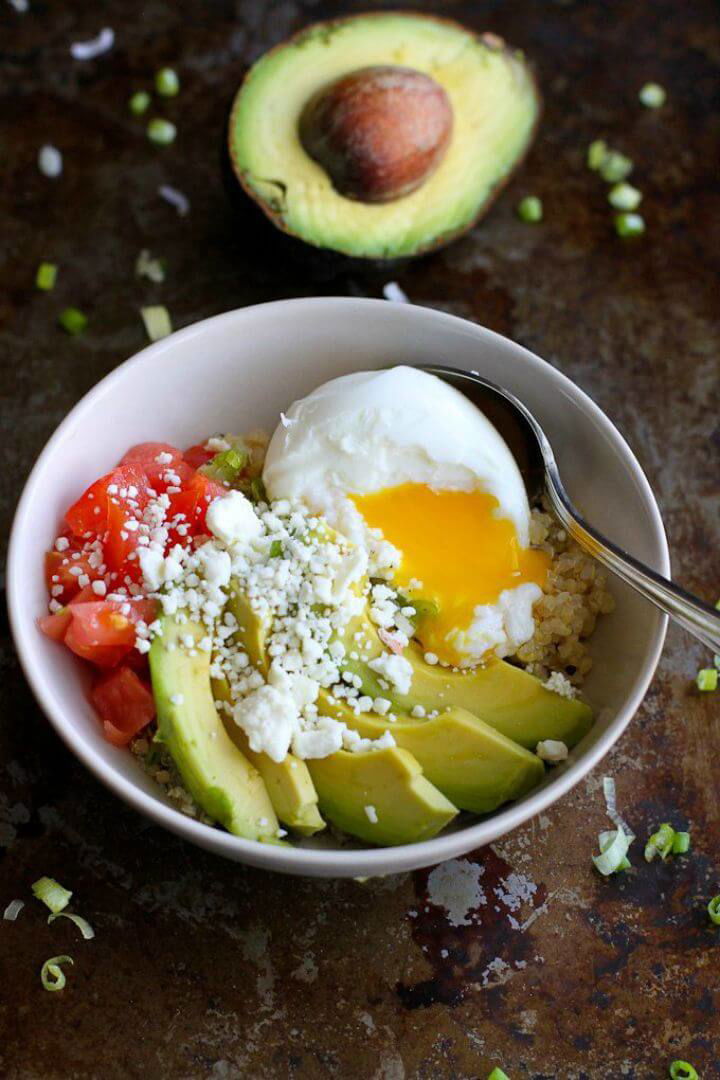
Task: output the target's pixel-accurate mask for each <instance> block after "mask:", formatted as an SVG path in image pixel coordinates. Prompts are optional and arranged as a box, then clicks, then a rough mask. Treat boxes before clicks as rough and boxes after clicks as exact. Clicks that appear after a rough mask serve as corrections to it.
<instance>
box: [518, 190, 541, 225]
mask: <svg viewBox="0 0 720 1080" xmlns="http://www.w3.org/2000/svg"><path fill="white" fill-rule="evenodd" d="M517 215H518V217H519V218H520V220H521V221H526V222H527V223H528V224H532V225H534V224H535V223H536V222H538V221H542V218H543V204H542V201H541V200H540V199H538V197H537V195H526V196H525V198H524V199H521V200H520V202H519V203H518V205H517Z"/></svg>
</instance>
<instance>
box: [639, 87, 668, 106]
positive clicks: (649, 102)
mask: <svg viewBox="0 0 720 1080" xmlns="http://www.w3.org/2000/svg"><path fill="white" fill-rule="evenodd" d="M638 97H639V98H640V103H641V105H644V106H645V108H646V109H660V108H662V106H663V105H664V104H665V101H666V99H667V94H666V93H665V90H664V88H663V87H662V86H660V84H659V83H656V82H649V83H645V85H644V86H643V87H642V88H641V90H640V93H639V94H638Z"/></svg>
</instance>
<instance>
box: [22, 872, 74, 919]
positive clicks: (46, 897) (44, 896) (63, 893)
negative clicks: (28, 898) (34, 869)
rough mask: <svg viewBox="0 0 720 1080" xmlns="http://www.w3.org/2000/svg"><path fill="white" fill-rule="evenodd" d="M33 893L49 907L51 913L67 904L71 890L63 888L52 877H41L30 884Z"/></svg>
mask: <svg viewBox="0 0 720 1080" xmlns="http://www.w3.org/2000/svg"><path fill="white" fill-rule="evenodd" d="M32 891H33V895H34V896H36V897H37V899H38V900H42V902H43V904H45V906H46V907H49V908H50V910H51V911H52V913H53V915H57V913H58V912H59V911H62V909H63V908H66V907H67V906H68V903H69V901H70V897H71V896H72V892H71V891H70V889H64V888H63V887H62V885H60V884H58V882H57V881H55V879H54V878H51V877H41V878H38V880H37V881H36V882H34V884H33V886H32Z"/></svg>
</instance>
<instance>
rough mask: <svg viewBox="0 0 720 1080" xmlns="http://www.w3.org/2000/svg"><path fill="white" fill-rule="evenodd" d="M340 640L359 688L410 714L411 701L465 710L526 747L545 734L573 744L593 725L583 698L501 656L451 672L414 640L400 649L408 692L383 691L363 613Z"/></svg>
mask: <svg viewBox="0 0 720 1080" xmlns="http://www.w3.org/2000/svg"><path fill="white" fill-rule="evenodd" d="M357 632H362V633H363V634H364V642H363V644H362V645H361V646H359V645H358V644H357V643H356V642H355V640H354V637H353V635H354V634H355V633H357ZM344 644H345V648H346V650H347V658H346V659H345V661H344V662H343V667H344V668H345V669H346V670H347V671H350V672H352V674H353V675H359V676H360V678H361V679H362V688H361V690H360V692H361V693H362V694H367V695H369V696H370V697H372V698H376V697H384V698H387V699H388V700H389V701H391V702H392V708H393V709H394V710H396V711H397V712H399V713H410V712H412V709H413V706H415V705H421V706H422V707H423V708H424V709H425V710H426V711H428V712H432V711H434V710H436V709H437V710H439V711H440V712H442V711H443V710H445V709H447V708H449V707H450V706H453V707H456V708H461V709H467V710H468V712H471V713H474V714H475V716H477V717H479V718H480V719H481V720H484V721H485V723H486V724H489V725H490V727H492V728H495V730H496V731H499V732H500V733H501V734H502V735H505V736H507V738H508V739H512V740H513V742H516V743H518V744H519V745H520V746H524V747H526V748H527V749H528V750H534V749H535V747H536V746H537V744H538V743H539V742H541V741H542V740H544V739H557V740H559V741H560V742H564V743H565V744H566V746H570V747H572V746H575V744H576V743H578V742H579V741H580V739H582V737H583V736H584V735H585V734H587V732H588V731H589V730H590V727H591V725H592V709H591V708H590V706H589V705H587V704H586V703H585V702H584V701H580V700H579V699H578V698H566V697H562V696H561V695H560V694H556V693H554V691H552V690H547V689H546V688H545V687H544V686H543V685H542V683H541V682H540V680H539V679H537V678H535V676H534V675H530V674H529V673H528V672H527V671H523V670H522V669H521V668H517V667H514V666H513V665H512V664H507V663H505V661H504V660H496V659H493V660H491V661H489V662H488V663H487V664H486V665H485V666H484V667H476V668H470V669H469V670H468V671H451V670H449V669H448V668H443V667H440V666H439V665H431V664H427V663H426V662H425V660H424V659H423V654H422V652H421V650H420V647H419V646H418V645H416V644H415V643H414V642H411V643H410V645H409V646H408V648H407V649H405V651H404V653H403V656H404V657H405V658H406V659H407V660H409V661H410V663H411V664H412V667H413V676H412V684H411V686H410V692H409V693H408V694H398V693H397V691H396V690H395V689H394V688H393V687H392V686H390V687H389V689H387V690H385V689H383V688H382V687H381V686H380V682H379V676H378V675H377V674H376V673H375V672H374V671H372V670H371V669H370V668H369V667H368V664H367V660H372V659H374V658H375V657H377V656H380V655H381V653H383V652H384V651H385V648H384V646H383V644H382V642H381V641H380V639H379V637H378V636H377V630H376V628H375V626H374V625H373V623H372V622H371V621H370V619H369V618H368V617H367V615H362V616H359V618H358V619H357V620H356V621H354V622H353V623H351V624H350V626H349V627H348V630H347V632H346V634H345V639H344ZM352 651H357V652H359V653H361V654H362V657H363V659H360V660H352V659H350V656H349V654H350V652H352ZM365 658H367V659H365Z"/></svg>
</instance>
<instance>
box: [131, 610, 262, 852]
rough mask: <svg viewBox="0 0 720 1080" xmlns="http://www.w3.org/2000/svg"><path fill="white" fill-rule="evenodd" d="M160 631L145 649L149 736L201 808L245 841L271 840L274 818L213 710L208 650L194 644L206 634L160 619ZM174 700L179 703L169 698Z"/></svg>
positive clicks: (171, 619)
mask: <svg viewBox="0 0 720 1080" xmlns="http://www.w3.org/2000/svg"><path fill="white" fill-rule="evenodd" d="M161 623H162V635H161V636H158V637H156V638H155V639H154V641H153V643H152V647H151V649H150V653H149V660H150V675H151V678H152V687H153V696H154V698H155V704H156V706H157V720H158V731H157V735H156V739H157V741H158V742H161V743H162V744H163V745H164V746H165V747H166V748H167V750H168V752H169V754H170V756H171V757H172V759H173V761H174V762H175V765H176V767H177V770H178V772H179V773H180V776H181V778H182V781H183V783H184V785H185V787H186V788H187V790H188V791H189V792H190V794H191V795H192V797H193V799H195V801H196V802H197V803H198V805H199V806H201V807H202V809H203V810H204V811H205V813H206V814H207V815H208V816H209V817H211V818H212V819H213V821H216V822H218V823H219V824H220V825H224V827H225V828H226V829H227V830H228V832H230V833H233V835H234V836H242V837H245V838H246V839H248V840H265V841H269V842H273V843H275V842H276V836H277V831H278V820H277V817H276V816H275V811H274V810H273V806H272V803H271V801H270V797H269V795H268V792H267V789H266V787H265V784H264V782H263V779H262V777H261V776H260V773H259V772H258V771H257V769H256V768H254V766H253V765H251V764H250V762H249V761H248V760H247V758H246V757H245V756H244V755H243V754H242V753H241V752H240V751H239V750H238V748H237V747H236V746H235V744H234V743H233V742H232V741H231V739H230V738H229V736H228V735H227V732H226V731H225V728H224V726H223V723H222V720H221V719H220V717H219V716H218V713H217V710H216V708H215V701H214V698H213V694H212V689H211V684H210V654H209V653H207V652H204V651H202V650H200V649H194V650H193V651H194V652H195V655H194V656H191V655H190V652H189V650H188V648H187V647H186V646H185V644H184V640H185V639H186V638H187V637H188V635H190V636H192V638H193V640H194V641H195V642H196V643H197V642H199V641H200V639H201V638H203V637H204V636H205V635H206V630H205V628H204V627H203V626H202V625H201V624H198V623H193V622H191V621H189V620H188V621H187V622H184V623H179V622H178V621H177V619H176V618H175V617H170V616H167V615H165V616H163V617H162V619H161ZM173 698H176V699H177V701H178V702H179V703H175V702H173V700H172V699H173Z"/></svg>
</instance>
